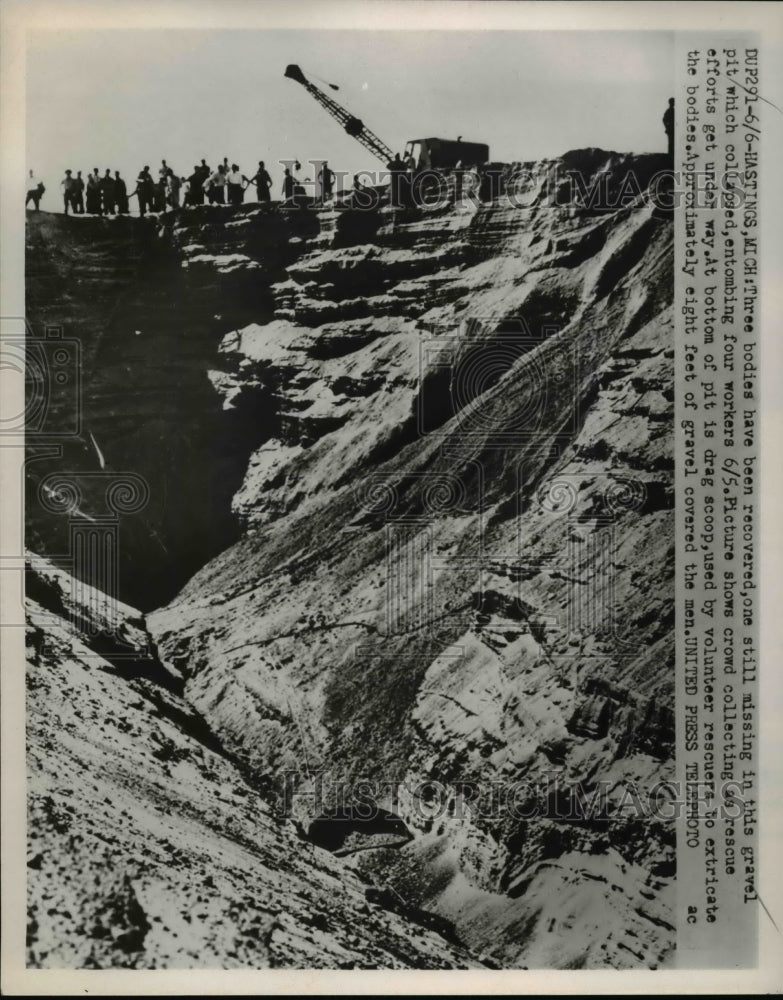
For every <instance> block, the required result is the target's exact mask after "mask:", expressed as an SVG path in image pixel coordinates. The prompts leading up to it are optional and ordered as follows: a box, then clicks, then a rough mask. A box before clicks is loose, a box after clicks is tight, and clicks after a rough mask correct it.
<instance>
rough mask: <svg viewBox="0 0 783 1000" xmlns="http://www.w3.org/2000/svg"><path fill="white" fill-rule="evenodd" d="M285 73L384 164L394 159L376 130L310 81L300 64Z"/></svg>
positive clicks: (287, 69) (289, 68)
mask: <svg viewBox="0 0 783 1000" xmlns="http://www.w3.org/2000/svg"><path fill="white" fill-rule="evenodd" d="M284 75H285V76H287V77H288V78H289V79H291V80H296V82H297V83H301V84H302V86H303V87H304V88H305V90H306V91H307V92H308V93H309V94H310V95H311V96H312V97H314V98H315V100H316V101H318V103H319V104H320V105H321V107H323V108H326V110H327V111H328V112H329V114H330V115H331V116H332V118H335V119H336V120H337V121H338V122H339V123H340V124H341V125H342V127H343V128H344V129H345V131H346V132H347V133H348V135H350V136H353V138H354V139H356V140H358V141H359V142H360V143H361V144H362V145H363V146H364V148H365V149H366V150H367V151H368V152H370V153H372V154H373V156H377V157H378V159H379V160H380V161H381V162H382V163H383V165H384V166H386V164H387V163H388V162H389V161H390V160H391V159H392V157H393V155H394V154H393V153H392V151H391V150H390V149H389V147H388V146H387V145H386V143H385V142H382V141H381V140H380V139H379V138H378V136H377V135H376V134H375V133H374V132H371V131H370V130H369V129H368V128H367V126H366V125H365V124H364V122H363V121H362V120H361V119H360V118H356V117H355V116H354V115H352V114H351V113H350V112H349V111H346V110H345V108H343V107H341V106H340V105H339V104H338V103H337V101H335V100H333V99H332V98H331V97H329V96H328V95H327V94H325V93H324V92H323V91H322V90H319V88H318V87H316V85H315V84H314V83H310V81H309V80H308V79H307V77H306V76H305V75H304V73H303V72H302V71H301V69H300V68H299V67H298V66H295V65H294V64H293V63H292V64H291V65H290V66H287V67H286V71H285V74H284Z"/></svg>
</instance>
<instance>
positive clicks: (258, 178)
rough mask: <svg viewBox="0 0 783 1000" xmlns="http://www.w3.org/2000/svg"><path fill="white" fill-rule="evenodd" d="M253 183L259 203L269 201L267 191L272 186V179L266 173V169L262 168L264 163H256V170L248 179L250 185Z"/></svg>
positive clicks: (261, 161)
mask: <svg viewBox="0 0 783 1000" xmlns="http://www.w3.org/2000/svg"><path fill="white" fill-rule="evenodd" d="M253 181H255V185H256V197H257V198H258V200H259V201H260V202H268V201H269V189H270V187H271V186H272V178H271V177H270V176H269V174H268V173H267V170H266V167H265V166H264V161H263V160H259V161H258V170H257V171H256V172H255V174H254V175H253V176H252V177H251V178H250V182H251V184H252V183H253Z"/></svg>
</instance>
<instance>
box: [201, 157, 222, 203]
mask: <svg viewBox="0 0 783 1000" xmlns="http://www.w3.org/2000/svg"><path fill="white" fill-rule="evenodd" d="M225 189H226V172H225V170H224V169H223V164H222V163H221V164H220V166H219V167H218V168H217V170H216V171H215V172H214V174H210V176H209V177H208V178H207V179H206V180H205V181H204V190H205V191H206V192H207V197H208V198H209V203H210V205H224V204H225V202H226V194H225Z"/></svg>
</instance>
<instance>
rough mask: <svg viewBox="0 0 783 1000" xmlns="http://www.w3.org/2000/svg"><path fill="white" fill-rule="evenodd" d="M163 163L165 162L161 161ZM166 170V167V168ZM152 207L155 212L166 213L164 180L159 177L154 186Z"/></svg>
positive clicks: (162, 177) (163, 177)
mask: <svg viewBox="0 0 783 1000" xmlns="http://www.w3.org/2000/svg"><path fill="white" fill-rule="evenodd" d="M163 162H164V163H165V160H164V161H163ZM166 169H167V170H168V167H166ZM154 191H155V193H154V195H153V198H154V205H155V211H156V212H165V211H166V178H165V176H163V175H161V176H160V177H159V178H158V180H157V181H155V184H154Z"/></svg>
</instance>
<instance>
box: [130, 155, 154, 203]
mask: <svg viewBox="0 0 783 1000" xmlns="http://www.w3.org/2000/svg"><path fill="white" fill-rule="evenodd" d="M134 194H135V195H136V196H137V197H138V199H139V215H144V213H145V212H147V211H150V212H151V211H152V208H153V201H154V198H155V184H154V181H153V180H152V175H151V174H150V168H149V167H144V169H143V170H142V171H141V173H140V174H139V176H138V178H137V179H136V190H135V191H133V192H132V194H131V197H133V195H134Z"/></svg>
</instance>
